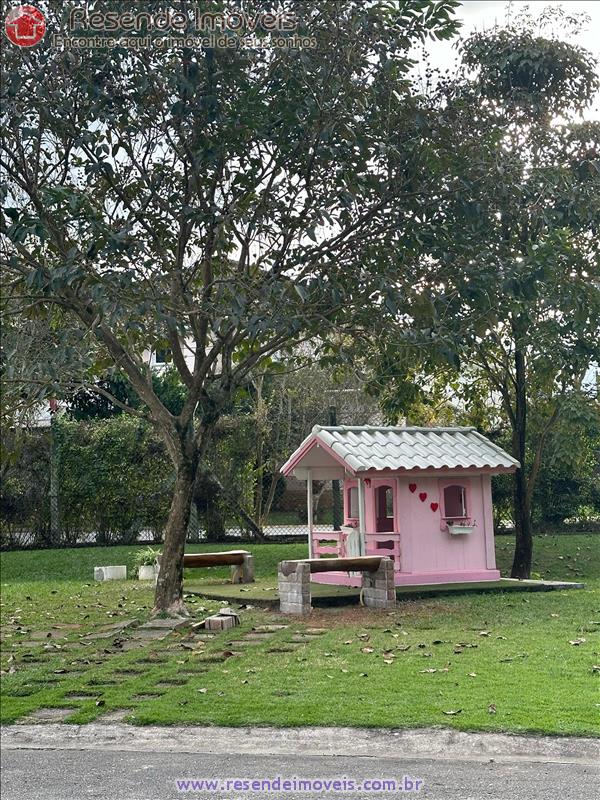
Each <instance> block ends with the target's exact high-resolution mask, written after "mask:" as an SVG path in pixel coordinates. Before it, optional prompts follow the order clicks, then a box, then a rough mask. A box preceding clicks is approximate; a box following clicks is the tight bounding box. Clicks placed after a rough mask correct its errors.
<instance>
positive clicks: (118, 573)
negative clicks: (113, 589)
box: [94, 566, 127, 581]
mask: <svg viewBox="0 0 600 800" xmlns="http://www.w3.org/2000/svg"><path fill="white" fill-rule="evenodd" d="M126 578H127V567H125V566H118V567H94V580H95V581H124V580H125V579H126Z"/></svg>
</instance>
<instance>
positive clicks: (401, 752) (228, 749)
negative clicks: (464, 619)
mask: <svg viewBox="0 0 600 800" xmlns="http://www.w3.org/2000/svg"><path fill="white" fill-rule="evenodd" d="M0 746H1V747H2V748H6V749H8V750H121V751H129V752H161V753H166V752H173V753H213V754H229V755H232V754H254V755H274V756H275V755H296V754H298V753H303V754H304V755H306V756H332V757H335V756H356V757H358V758H373V757H377V758H379V759H381V758H390V759H397V758H417V759H418V758H421V759H445V760H454V759H458V760H462V761H490V760H493V761H508V762H511V761H512V762H515V761H523V762H545V763H572V764H583V765H589V766H594V767H597V766H598V765H599V764H600V739H589V738H588V739H584V738H575V737H568V738H567V737H564V738H559V737H552V736H517V735H510V734H502V733H464V732H462V731H453V730H441V729H433V728H431V729H417V730H402V731H394V730H381V729H361V728H217V727H200V726H198V727H194V726H185V727H183V726H173V727H153V726H148V727H134V726H131V725H125V724H121V723H119V724H101V723H91V724H88V725H69V724H60V723H59V724H56V723H48V724H43V725H14V726H5V727H3V728H2V730H1V742H0Z"/></svg>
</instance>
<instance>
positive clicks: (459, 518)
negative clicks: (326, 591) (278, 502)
mask: <svg viewBox="0 0 600 800" xmlns="http://www.w3.org/2000/svg"><path fill="white" fill-rule="evenodd" d="M518 466H519V464H518V462H517V461H515V459H514V458H512V457H511V456H509V455H508V453H505V452H504V450H502V449H501V448H500V447H497V446H496V445H495V444H493V443H492V442H490V441H489V440H488V439H486V438H485V437H484V436H482V435H481V434H480V433H478V432H477V431H476V430H475V429H474V428H391V427H390V428H380V427H371V426H364V427H345V426H339V427H330V428H326V427H320V426H315V427H314V428H313V431H312V433H311V434H310V436H308V437H307V438H306V439H305V440H304V441H303V442H302V444H301V445H300V447H299V448H298V449H297V450H296V451H295V453H293V454H292V456H291V457H290V458H289V459H288V461H287V462H286V463H285V464H284V465H283V467H282V469H281V471H282V472H283V474H284V475H294V476H295V477H296V478H299V479H300V480H305V481H306V485H307V505H308V520H309V523H308V526H309V531H308V544H309V552H310V557H311V558H327V557H336V556H338V557H351V556H357V555H389V556H391V557H392V558H393V560H394V573H395V582H396V585H397V586H398V585H410V584H426V583H455V582H458V581H460V582H463V581H487V580H489V581H494V580H498V579H499V577H500V573H499V572H498V570H497V569H496V558H495V552H494V529H493V518H492V488H491V476H492V475H494V474H497V473H501V472H514V471H515V470H516V468H517V467H518ZM313 480H339V481H341V482H342V483H343V493H344V524H343V525H342V526H341V530H339V531H332V530H316V529H315V527H314V525H313V523H312V519H313V503H312V481H313ZM323 527H325V526H323ZM313 580H314V581H318V582H320V583H339V584H348V585H359V584H360V580H361V578H360V576H359V575H353V574H351V573H350V574H349V573H345V572H324V573H318V574H316V575H314V576H313Z"/></svg>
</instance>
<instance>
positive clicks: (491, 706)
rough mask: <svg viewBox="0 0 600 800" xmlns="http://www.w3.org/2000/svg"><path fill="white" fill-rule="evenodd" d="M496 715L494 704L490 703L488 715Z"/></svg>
mask: <svg viewBox="0 0 600 800" xmlns="http://www.w3.org/2000/svg"><path fill="white" fill-rule="evenodd" d="M495 713H496V704H495V703H490V704H489V706H488V714H495Z"/></svg>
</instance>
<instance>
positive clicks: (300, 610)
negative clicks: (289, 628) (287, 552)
mask: <svg viewBox="0 0 600 800" xmlns="http://www.w3.org/2000/svg"><path fill="white" fill-rule="evenodd" d="M277 577H278V581H279V608H280V610H281V611H282V612H283V613H284V614H310V612H311V604H310V566H309V565H308V564H302V563H297V564H294V563H291V562H288V561H281V562H280V564H279V571H278V576H277Z"/></svg>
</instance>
